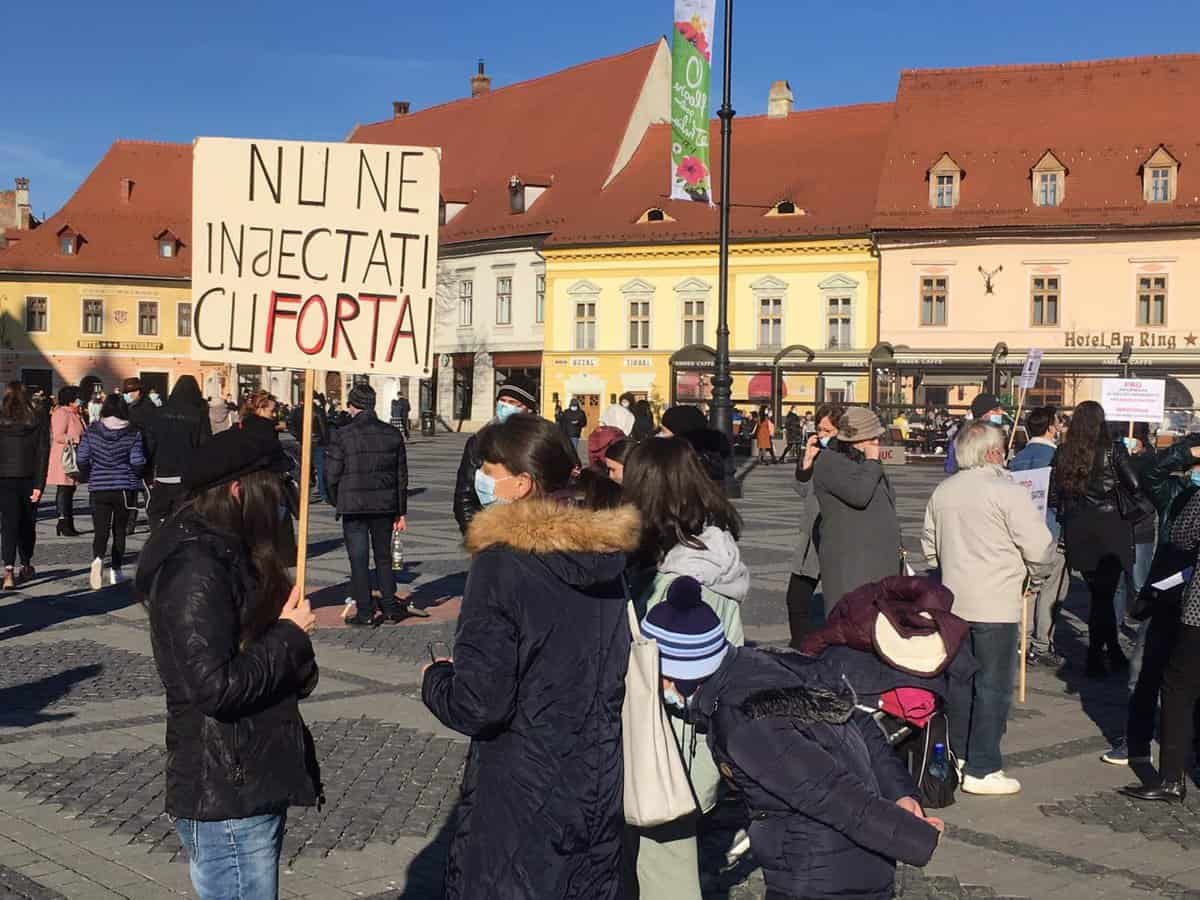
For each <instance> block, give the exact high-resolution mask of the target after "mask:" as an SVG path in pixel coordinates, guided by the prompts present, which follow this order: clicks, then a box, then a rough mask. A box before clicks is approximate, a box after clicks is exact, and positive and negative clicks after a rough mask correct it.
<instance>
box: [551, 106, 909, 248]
mask: <svg viewBox="0 0 1200 900" xmlns="http://www.w3.org/2000/svg"><path fill="white" fill-rule="evenodd" d="M891 110H892V105H891V104H890V103H870V104H863V105H860V106H842V107H833V108H829V109H814V110H805V111H802V112H793V113H791V114H790V115H788V116H787V117H786V118H775V119H772V118H769V117H768V116H749V117H744V118H737V119H734V122H733V153H732V157H731V158H732V161H733V178H732V180H731V181H732V186H733V197H732V201H731V204H730V234H731V236H732V237H733V238H734V239H736V240H743V241H746V240H779V239H785V238H807V237H816V238H820V237H836V236H838V235H851V234H857V235H865V234H866V232H867V224H868V222H869V221H870V218H871V209H872V207H873V205H874V202H875V186H876V183H877V181H878V176H879V166H880V162H881V160H882V158H883V146H884V141H885V140H886V136H887V127H888V123H889V122H890V120H891ZM710 136H711V143H710V145H711V147H712V148H713V152H712V160H711V161H712V170H713V175H714V177H713V193H714V196H716V197H718V198H719V197H720V171H721V168H720V167H721V152H720V123H719V122H717V121H715V120H714V121H713V122H712V123H711V125H710ZM670 145H671V129H670V126H669V125H655V126H653V127H651V128H650V130H649V131H648V132H647V134H646V137H645V138H644V139H643V140H642V144H641V146H640V147H639V148H638V150H637V152H636V153H635V154H634V156H633V159H632V160H630V163H629V165H628V166H627V167H626V168H625V170H624V171H623V172H622V173H621V174H620V175H618V176H617V178H615V179H614V180H613V182H612V183H611V184H610V185H609V186H608V187H607V188H605V189H604V190H603V191H599V192H597V193H596V194H595V195H593V196H591V197H589V198H587V201H586V202H585V203H583V204H580V205H579V206H578V207H577V208H576V209H575V210H574V211H573V213H572V215H571V216H570V217H569V218H568V219H567V221H566V222H565V223H564V224H563V225H560V226H559V227H558V228H556V229H555V231H554V234H553V235H552V236H551V238H550V239H549V240H547V242H546V244H547V246H556V247H561V246H586V245H595V244H658V243H682V242H692V241H715V240H716V239H717V228H718V214H717V213H718V211H717V208H716V207H715V206H713V207H709V206H708V205H707V204H705V203H697V202H693V201H687V200H669V199H668V197H669V196H670V188H671V186H670V171H671V164H670ZM780 200H791V201H792V202H794V203H795V204H796V206H797V207H798V208H800V209H803V210H805V212H806V214H805V215H802V216H768V215H765V213H766V212H767V211H768V210H769V209H771V208H772V207H774V206H775V204H776V203H778V202H779V201H780ZM652 207H658V208H660V209H662V210H663V211H664V212H665V213H666V214H667V215H668V216H670V217H671V218H673V219H675V221H674V222H647V223H643V224H638V219H639V218H641V217H642V214H643V213H645V212H646V210H647V209H650V208H652Z"/></svg>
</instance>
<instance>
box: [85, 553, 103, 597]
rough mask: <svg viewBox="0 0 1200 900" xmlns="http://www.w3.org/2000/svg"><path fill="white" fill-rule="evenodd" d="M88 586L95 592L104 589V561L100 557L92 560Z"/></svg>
mask: <svg viewBox="0 0 1200 900" xmlns="http://www.w3.org/2000/svg"><path fill="white" fill-rule="evenodd" d="M88 584H90V585H91V586H92V590H93V591H98V590H100V588H102V587H104V560H102V559H101V558H100V557H98V556H97V557H96V558H95V559H93V560H92V568H91V571H90V572H89V573H88Z"/></svg>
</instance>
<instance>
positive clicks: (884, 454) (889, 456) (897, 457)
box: [879, 445, 908, 466]
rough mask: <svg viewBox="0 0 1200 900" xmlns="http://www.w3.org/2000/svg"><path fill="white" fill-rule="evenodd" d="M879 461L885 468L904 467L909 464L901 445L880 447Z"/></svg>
mask: <svg viewBox="0 0 1200 900" xmlns="http://www.w3.org/2000/svg"><path fill="white" fill-rule="evenodd" d="M879 461H880V462H881V463H883V464H884V465H885V466H903V465H906V464H907V463H908V457H907V455H906V454H905V452H904V447H903V446H901V445H895V446H890V447H880V448H879Z"/></svg>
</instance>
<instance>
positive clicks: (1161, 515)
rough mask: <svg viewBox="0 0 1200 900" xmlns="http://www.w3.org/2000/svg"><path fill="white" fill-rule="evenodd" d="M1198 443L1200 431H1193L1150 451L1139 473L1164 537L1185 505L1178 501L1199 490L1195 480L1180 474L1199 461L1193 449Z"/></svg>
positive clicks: (1199, 444) (1159, 529) (1159, 530)
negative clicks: (1163, 447)
mask: <svg viewBox="0 0 1200 900" xmlns="http://www.w3.org/2000/svg"><path fill="white" fill-rule="evenodd" d="M1196 446H1200V434H1190V435H1188V436H1187V437H1186V438H1184V439H1183V440H1181V441H1177V442H1176V443H1174V444H1172V445H1171V446H1170V447H1167V448H1166V449H1164V450H1160V451H1158V452H1157V453H1148V454H1146V457H1145V462H1144V463H1143V464H1142V467H1141V471H1140V472H1139V473H1138V474H1139V476H1140V481H1141V486H1142V490H1143V491H1144V492H1145V494H1146V496H1147V497H1149V498H1150V502H1151V503H1153V504H1154V508H1155V509H1156V510H1158V533H1159V535H1161V538H1160V539H1161V540H1166V539H1167V536H1168V535H1169V534H1170V531H1171V524H1170V523H1171V519H1172V518H1173V517H1174V513H1177V512H1178V511H1179V510H1180V509H1182V508H1183V504H1177V503H1176V502H1175V501H1176V500H1177V499H1178V498H1179V497H1180V496H1181V495H1183V494H1184V493H1187V494H1189V495H1190V494H1191V492H1192V491H1194V490H1195V487H1194V486H1193V485H1192V482H1191V481H1190V480H1189V479H1187V478H1180V477H1179V476H1178V473H1179V472H1186V471H1187V470H1189V469H1190V468H1191V467H1192V466H1193V465H1195V464H1196V462H1197V460H1196V458H1195V457H1194V456H1192V448H1193V447H1196Z"/></svg>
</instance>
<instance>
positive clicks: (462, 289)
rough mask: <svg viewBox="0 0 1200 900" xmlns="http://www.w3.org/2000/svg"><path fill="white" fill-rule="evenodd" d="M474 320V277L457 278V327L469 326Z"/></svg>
mask: <svg viewBox="0 0 1200 900" xmlns="http://www.w3.org/2000/svg"><path fill="white" fill-rule="evenodd" d="M474 321H475V279H473V278H460V279H459V280H458V327H459V328H470V327H471V325H472V323H473V322H474Z"/></svg>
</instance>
